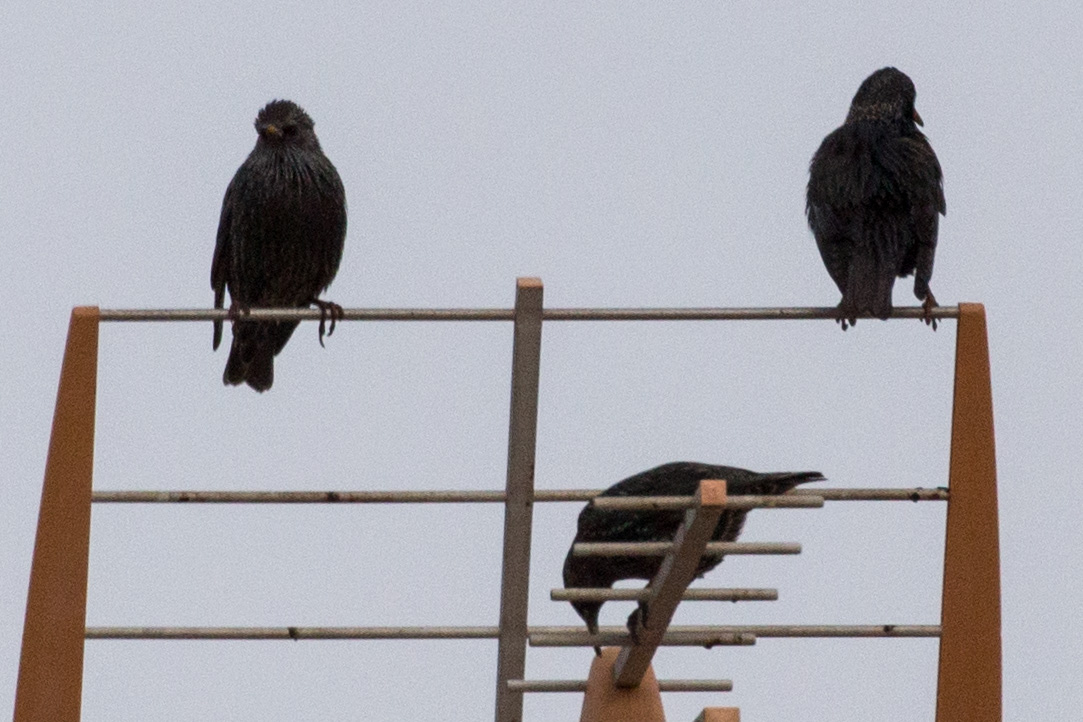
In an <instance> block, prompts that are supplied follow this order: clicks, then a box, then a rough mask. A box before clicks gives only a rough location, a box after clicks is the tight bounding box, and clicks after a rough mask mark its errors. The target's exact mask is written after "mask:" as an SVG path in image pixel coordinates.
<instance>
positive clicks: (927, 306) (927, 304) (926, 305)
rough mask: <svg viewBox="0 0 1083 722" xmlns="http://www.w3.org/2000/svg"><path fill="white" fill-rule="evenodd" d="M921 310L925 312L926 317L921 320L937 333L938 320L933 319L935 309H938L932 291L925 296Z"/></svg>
mask: <svg viewBox="0 0 1083 722" xmlns="http://www.w3.org/2000/svg"><path fill="white" fill-rule="evenodd" d="M921 308H922V309H923V310H924V311H925V315H923V316H922V317H921V320H923V321H924V322H925V325H926V326H932V327H933V330H934V331H935V330H936V319H935V318H933V309H934V308H936V297H935V296H933V292H932V291H929V292H928V293H926V294H925V300H924V301H922V303H921Z"/></svg>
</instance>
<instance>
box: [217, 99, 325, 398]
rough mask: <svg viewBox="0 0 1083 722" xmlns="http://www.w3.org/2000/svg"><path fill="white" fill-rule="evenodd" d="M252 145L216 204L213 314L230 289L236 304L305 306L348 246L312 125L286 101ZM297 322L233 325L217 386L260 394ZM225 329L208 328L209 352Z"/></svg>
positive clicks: (269, 108)
mask: <svg viewBox="0 0 1083 722" xmlns="http://www.w3.org/2000/svg"><path fill="white" fill-rule="evenodd" d="M255 125H256V131H257V133H258V135H259V137H258V139H257V140H256V147H255V148H254V149H253V150H252V152H251V153H250V154H249V155H248V158H247V159H246V160H245V161H244V163H242V164H241V167H240V168H238V169H237V172H236V174H235V175H234V176H233V180H232V181H231V182H230V184H229V187H228V188H227V189H226V195H225V198H224V199H223V201H222V214H221V216H220V218H219V221H218V239H217V243H216V245H215V249H214V259H213V261H212V263H211V288H212V289H213V290H214V307H215V308H222V304H223V300H224V296H225V290H226V289H227V288H228V289H229V295H230V299H231V301H232V304H233V306H234V307H235V308H236V309H237V310H238V313H239V315H241V316H243V311H244V310H246V309H249V308H256V307H296V308H305V307H308V306H309V305H310V304H311V303H312V302H313V301H314V300H315V299H316V298H317V297H318V296H319V294H320V293H321V292H322V291H324V290H325V289H326V288H327V286H328V285H330V283H331V281H332V279H334V277H335V273H336V272H337V271H338V265H339V261H340V260H341V259H342V249H343V244H344V242H345V239H346V192H345V189H344V188H343V186H342V180H341V179H340V178H339V175H338V171H336V170H335V166H334V165H333V164H332V163H331V161H330V160H328V158H327V156H325V155H324V154H323V151H322V150H321V148H320V143H319V140H317V138H316V133H315V130H314V126H313V123H312V119H311V118H310V117H309V116H308V114H307V113H305V111H304V110H302V109H301V108H300V107H299V106H297V105H296V104H294V103H292V102H290V101H288V100H274V101H271V102H270V103H268V104H267V105H266V106H265V107H264V108H263V109H262V110H260V112H259V115H258V116H257V117H256V123H255ZM296 327H297V322H296V321H287V322H270V323H255V322H251V321H247V322H246V321H244V320H243V318H242V320H237V321H235V322H234V324H233V344H232V346H231V348H230V352H229V360H228V361H227V362H226V369H225V373H224V374H223V379H222V380H223V382H224V383H226V384H240V383H242V382H244V383H247V384H248V385H249V386H251V387H252V388H254V389H256V390H257V391H266V390H267V389H269V388H270V387H271V384H272V383H273V381H274V357H275V356H276V355H277V354H278V353H279V352H280V351H281V350H282V348H283V347H284V346H285V345H286V342H287V341H289V338H290V336H291V335H292V334H293V330H294V329H295V328H296ZM221 338H222V324H221V323H218V322H216V323H215V325H214V348H216V349H217V348H218V344H219V343H220V342H221Z"/></svg>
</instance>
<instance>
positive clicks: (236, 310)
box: [226, 299, 252, 323]
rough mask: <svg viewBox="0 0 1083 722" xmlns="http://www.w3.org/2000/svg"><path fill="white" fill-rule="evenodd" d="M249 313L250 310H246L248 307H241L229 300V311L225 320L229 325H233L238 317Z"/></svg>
mask: <svg viewBox="0 0 1083 722" xmlns="http://www.w3.org/2000/svg"><path fill="white" fill-rule="evenodd" d="M251 312H252V310H251V309H250V308H248V306H242V305H240V304H239V303H237V302H236V301H234V300H232V299H231V300H230V302H229V311H227V312H226V318H227V319H229V322H230V323H235V322H236V321H238V320H239V318H238V317H240V316H247V315H248V314H250V313H251Z"/></svg>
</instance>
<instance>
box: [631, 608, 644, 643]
mask: <svg viewBox="0 0 1083 722" xmlns="http://www.w3.org/2000/svg"><path fill="white" fill-rule="evenodd" d="M648 611H649V610H648V607H647V603H646V602H640V603H639V606H638V607H636V608H635V609H634V610H633V611H632V613H631V614H629V615H628V634H629V635H631V637H632V644H633V645H638V644H639V630H640V628H641V627H645V626H647V613H648Z"/></svg>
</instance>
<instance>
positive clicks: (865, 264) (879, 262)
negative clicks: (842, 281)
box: [842, 249, 895, 319]
mask: <svg viewBox="0 0 1083 722" xmlns="http://www.w3.org/2000/svg"><path fill="white" fill-rule="evenodd" d="M885 260H886V259H884V258H883V257H882V256H881V255H880V254H878V253H876V252H875V251H872V250H871V249H870V251H869V252H866V253H854V257H853V260H852V261H851V262H850V273H849V275H848V277H847V283H846V293H844V294H843V297H842V305H843V307H844V308H845V309H846V310H848V311H850V312H851V313H853V314H854V315H855V316H856V315H864V314H869V315H872V316H875V317H876V318H881V319H884V318H887V317H889V316H890V315H891V289H892V288H893V287H894V285H895V267H894V264H889V263H886V262H885Z"/></svg>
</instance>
